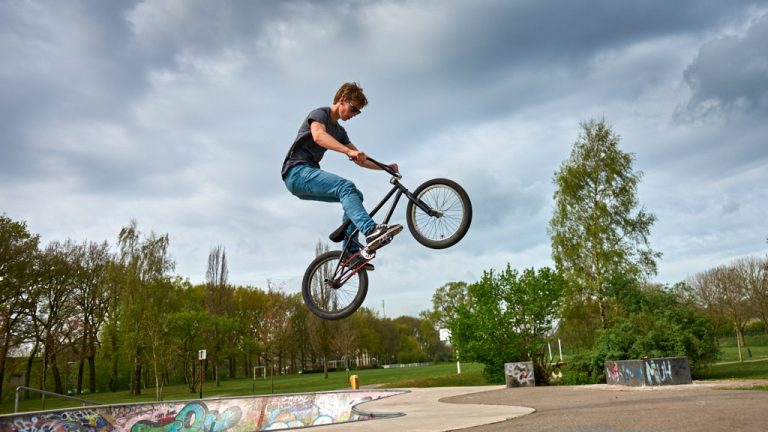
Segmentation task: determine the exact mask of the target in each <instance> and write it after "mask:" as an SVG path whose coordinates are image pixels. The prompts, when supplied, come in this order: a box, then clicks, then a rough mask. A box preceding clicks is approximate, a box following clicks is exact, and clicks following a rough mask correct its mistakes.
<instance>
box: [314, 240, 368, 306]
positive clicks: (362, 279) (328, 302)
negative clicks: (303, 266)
mask: <svg viewBox="0 0 768 432" xmlns="http://www.w3.org/2000/svg"><path fill="white" fill-rule="evenodd" d="M340 259H341V251H338V250H337V251H330V252H325V253H323V254H321V255H318V256H317V257H316V258H315V259H314V260H313V261H312V262H311V263H310V264H309V267H307V270H306V271H305V272H304V278H303V279H302V282H301V294H302V297H303V298H304V304H306V305H307V307H308V308H309V310H310V311H312V313H313V314H315V315H317V316H318V317H320V318H322V319H325V320H340V319H342V318H346V317H348V316H350V315H352V314H353V313H355V311H356V310H357V309H358V308H359V307H360V306H361V305H362V304H363V301H364V300H365V296H366V295H367V294H368V273H367V272H366V271H365V269H362V268H361V269H359V270H358V271H357V273H354V274H352V275H351V278H350V279H349V280H347V281H346V282H345V283H343V284H342V285H341V286H339V287H338V288H334V287H333V286H332V285H331V284H329V283H328V279H329V276H330V275H332V274H333V273H334V272H335V271H336V269H337V268H339V260H340Z"/></svg>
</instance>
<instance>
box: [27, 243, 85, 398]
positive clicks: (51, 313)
mask: <svg viewBox="0 0 768 432" xmlns="http://www.w3.org/2000/svg"><path fill="white" fill-rule="evenodd" d="M76 253H77V246H76V245H75V244H74V243H72V242H71V241H67V242H65V243H60V242H58V241H56V242H53V243H51V244H49V245H48V246H47V247H46V248H45V250H44V251H43V252H42V254H41V256H40V278H39V279H38V283H37V284H36V285H35V286H34V288H33V290H34V291H35V297H36V299H37V301H38V303H37V305H36V308H35V310H34V314H33V316H32V319H33V320H35V321H36V322H37V323H38V325H39V327H38V328H39V330H40V335H39V336H38V337H39V338H40V341H41V343H42V344H43V374H42V376H43V388H45V384H46V376H47V372H48V370H49V368H50V370H51V372H52V374H53V379H54V385H55V391H56V392H57V393H64V384H63V382H62V379H61V373H60V370H59V367H58V363H57V358H58V354H59V352H60V351H62V350H63V349H64V347H65V344H66V341H68V340H71V339H72V335H73V333H74V332H75V331H76V330H77V329H76V327H75V326H76V322H75V321H74V320H73V317H74V316H75V312H76V304H75V301H74V293H75V290H76V285H77V274H78V272H79V269H78V268H77V265H78V264H79V263H78V262H77V261H76V258H75V256H76Z"/></svg>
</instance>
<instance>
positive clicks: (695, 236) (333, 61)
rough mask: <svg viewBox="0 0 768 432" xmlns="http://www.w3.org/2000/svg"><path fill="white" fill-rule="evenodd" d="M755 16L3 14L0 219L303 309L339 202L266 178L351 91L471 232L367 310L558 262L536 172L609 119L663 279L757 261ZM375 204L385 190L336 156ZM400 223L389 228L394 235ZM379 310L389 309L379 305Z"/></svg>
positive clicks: (760, 185)
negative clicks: (131, 251)
mask: <svg viewBox="0 0 768 432" xmlns="http://www.w3.org/2000/svg"><path fill="white" fill-rule="evenodd" d="M766 46H768V1H738V0H732V1H728V2H720V1H708V0H707V1H702V0H678V1H673V2H670V1H666V0H665V1H653V0H648V1H640V2H622V1H615V0H603V1H600V0H591V1H584V0H572V1H566V2H564V1H551V0H536V1H528V0H516V1H512V0H509V1H504V0H499V1H490V0H489V1H485V0H481V1H474V0H473V1H470V0H466V1H450V0H423V1H404V0H403V1H398V0H380V1H378V0H372V1H344V0H339V1H334V2H330V1H309V0H305V1H256V0H254V1H245V0H243V1H212V0H152V1H144V2H139V1H127V0H123V1H101V0H92V1H85V0H84V1H54V0H49V1H34V0H27V1H23V0H0V213H5V214H6V215H7V216H8V217H10V218H12V219H14V220H22V221H26V222H27V225H28V228H29V229H30V231H32V232H34V233H39V234H40V235H41V238H42V242H43V243H48V242H50V241H54V240H66V239H73V240H76V241H84V240H89V241H104V240H107V241H109V242H110V243H111V244H113V245H114V244H115V243H116V239H117V234H118V232H119V230H120V228H121V227H122V226H124V225H127V224H128V223H129V222H130V221H131V219H135V220H136V221H137V222H138V226H139V229H140V230H141V231H142V232H144V233H147V234H148V233H150V232H155V233H157V234H168V235H169V236H170V240H171V254H172V255H173V258H174V259H175V261H176V264H177V265H176V272H177V273H178V274H180V275H183V276H185V277H188V278H189V279H190V280H191V281H192V282H194V283H197V282H202V281H203V280H204V277H205V271H206V264H207V257H208V253H209V251H210V250H211V248H212V247H215V246H218V245H221V246H223V247H224V248H226V252H227V259H228V264H229V270H230V275H229V279H230V282H232V283H235V284H252V285H256V286H259V287H262V288H266V287H267V285H268V284H269V285H271V286H274V287H279V288H280V289H283V290H285V291H287V292H296V291H299V290H300V287H299V283H300V278H301V276H302V274H303V272H304V269H305V267H306V266H307V264H308V263H309V261H310V260H311V259H312V258H313V255H314V246H315V244H316V243H317V242H318V241H319V240H323V241H327V240H326V239H327V234H328V233H329V232H330V231H332V230H333V229H334V228H335V227H336V226H337V225H338V223H339V221H340V215H341V208H340V206H338V205H336V204H326V203H318V202H308V201H301V200H299V199H297V198H295V197H293V196H292V195H290V194H289V193H288V192H287V191H286V189H285V187H284V185H283V184H282V181H281V179H280V167H281V164H282V161H283V157H284V156H285V153H286V151H287V150H288V148H289V146H290V144H291V142H292V141H293V138H294V137H295V134H296V130H297V128H298V126H299V124H300V122H301V121H302V120H303V119H304V117H305V116H306V114H307V113H308V112H309V111H310V110H311V109H313V108H316V107H319V106H327V105H329V104H330V103H331V99H332V97H333V95H334V93H335V91H336V89H337V88H338V86H339V85H340V84H341V83H342V82H345V81H358V82H359V83H360V84H361V85H362V87H363V88H364V89H365V92H366V94H367V96H368V98H369V101H370V105H369V106H368V107H366V109H365V110H364V112H363V114H362V115H360V116H358V117H356V118H354V119H352V120H351V121H349V122H346V123H345V124H344V126H345V127H346V128H347V131H348V133H349V134H350V136H351V138H352V141H353V142H354V143H355V144H356V145H357V146H358V147H359V148H360V149H362V150H364V151H366V153H368V154H370V155H372V156H373V157H375V158H377V159H379V160H381V161H385V162H397V163H399V165H400V168H401V171H402V173H403V175H404V179H403V182H404V183H405V184H406V185H408V186H410V187H412V188H415V187H416V186H417V185H418V184H420V183H421V182H423V181H425V180H427V179H430V178H433V177H448V178H452V179H454V180H456V181H458V182H459V183H460V184H462V185H463V186H464V187H465V188H466V189H467V191H468V192H469V194H470V196H471V198H472V201H473V205H474V212H475V213H474V220H473V225H472V227H471V229H470V232H469V234H468V235H467V237H466V238H465V239H464V240H463V241H462V242H461V243H459V244H458V245H457V246H455V247H453V248H451V249H446V250H439V251H436V250H430V249H427V248H425V247H423V246H420V245H419V244H418V243H416V241H415V240H413V238H411V237H410V234H408V232H407V231H406V232H404V234H402V235H401V236H399V237H398V238H397V241H396V242H395V243H394V244H392V245H390V246H388V247H387V248H385V249H383V250H382V251H380V252H379V257H378V258H377V260H376V262H375V263H376V266H377V269H376V271H375V272H374V273H372V274H371V283H370V290H369V295H368V299H367V300H366V305H367V306H369V307H372V308H374V309H376V310H378V311H379V312H383V313H385V314H386V315H387V316H397V315H400V314H410V315H415V314H417V313H418V312H419V311H421V310H424V309H427V308H428V307H429V306H430V299H431V296H432V294H433V293H434V291H435V289H436V288H438V287H440V286H442V285H443V284H445V283H446V282H449V281H457V280H463V281H467V282H474V281H476V280H477V279H478V278H479V277H480V276H481V275H482V273H483V271H484V270H488V269H497V270H500V269H503V268H504V267H505V266H506V265H507V264H508V263H509V264H510V265H511V266H512V267H513V268H517V269H523V268H528V267H541V266H551V265H552V260H551V256H550V253H551V249H550V240H549V237H548V236H547V233H546V230H547V223H548V221H549V219H550V217H551V215H552V206H553V200H552V194H553V191H554V187H553V184H552V178H553V174H554V172H555V171H556V170H557V169H558V167H559V166H560V164H561V163H562V162H563V161H565V160H566V159H567V158H568V157H569V154H570V149H571V147H572V145H573V143H574V141H575V140H576V139H577V137H578V133H579V123H580V122H582V121H586V120H589V119H598V118H603V117H604V118H605V119H606V120H607V122H608V123H609V124H610V125H611V126H612V127H613V129H614V131H615V132H616V133H618V134H619V135H620V136H621V137H622V141H621V146H622V149H623V150H624V151H627V152H631V153H634V154H635V157H636V161H635V168H636V169H638V170H642V171H643V172H644V173H645V176H644V178H643V180H642V183H641V185H640V191H639V193H640V200H641V202H642V203H643V205H644V206H645V207H646V209H647V210H648V211H650V212H652V213H654V214H655V215H656V216H657V217H658V221H657V223H656V224H655V225H654V227H653V229H652V234H653V235H652V238H651V241H652V246H653V248H655V249H656V250H658V251H660V252H662V253H663V254H664V256H663V258H662V260H661V261H660V262H659V273H658V276H657V281H658V282H660V283H669V284H671V283H675V282H677V281H680V280H684V279H685V278H686V277H687V276H688V275H692V274H694V273H696V272H699V271H703V270H706V269H707V268H710V267H712V266H715V265H719V264H726V263H729V262H731V261H732V260H733V259H735V258H737V257H741V256H746V255H757V256H765V254H766V252H767V251H768V244H766V236H767V235H768V226H767V223H766V220H768V187H766V185H768V121H766V120H767V119H768V49H766ZM323 168H324V169H326V170H328V171H332V172H335V173H338V174H340V175H342V176H345V177H347V178H350V179H353V180H354V181H355V182H356V183H357V185H358V186H359V187H360V189H362V190H363V192H364V193H365V195H366V203H368V204H372V203H375V202H376V201H378V199H379V198H380V197H381V196H382V195H383V194H384V193H385V192H386V190H387V189H388V183H387V181H388V177H387V176H386V175H385V174H382V173H381V172H377V171H370V170H365V169H361V168H359V167H357V166H356V165H354V164H352V163H350V162H348V161H346V159H345V158H344V157H343V156H342V155H341V154H337V153H332V152H328V153H327V154H326V157H325V159H324V160H323ZM404 213H405V209H404V207H401V209H400V210H399V211H398V212H397V213H396V216H395V218H396V219H397V220H398V221H399V222H401V223H403V224H404V223H405V221H404ZM382 308H383V310H382Z"/></svg>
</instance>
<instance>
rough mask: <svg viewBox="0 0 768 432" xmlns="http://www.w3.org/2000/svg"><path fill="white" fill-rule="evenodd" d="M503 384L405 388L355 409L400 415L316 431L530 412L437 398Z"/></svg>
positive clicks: (450, 425)
mask: <svg viewBox="0 0 768 432" xmlns="http://www.w3.org/2000/svg"><path fill="white" fill-rule="evenodd" d="M503 389H504V386H490V387H489V386H482V387H434V388H412V389H407V390H408V391H409V392H408V393H406V394H402V395H398V396H392V397H388V398H384V399H379V400H375V401H372V402H366V403H364V404H361V405H358V406H357V408H358V409H360V410H363V411H367V412H373V413H379V414H381V413H404V414H405V415H404V416H400V417H394V418H381V419H376V420H366V421H359V422H350V423H343V424H336V425H328V426H322V427H320V428H318V432H326V431H328V432H336V431H357V432H393V431H395V432H438V431H445V430H453V429H460V428H469V427H474V426H479V425H486V424H489V423H495V422H503V421H506V420H507V419H509V418H513V417H519V416H523V415H526V414H530V413H532V412H533V411H534V410H533V409H532V408H528V407H520V406H506V405H467V404H463V403H458V404H456V403H444V402H440V400H441V399H444V398H450V397H455V396H462V395H467V394H468V393H470V394H471V393H474V392H487V391H500V390H503Z"/></svg>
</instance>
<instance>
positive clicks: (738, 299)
mask: <svg viewBox="0 0 768 432" xmlns="http://www.w3.org/2000/svg"><path fill="white" fill-rule="evenodd" d="M753 266H755V267H757V268H752V267H753ZM759 273H760V269H759V263H757V262H750V261H749V260H746V259H745V260H738V261H736V262H735V263H734V264H733V265H723V266H718V267H715V268H712V269H709V270H706V271H704V272H701V273H698V274H696V275H695V276H694V277H692V278H690V284H691V286H692V288H693V292H694V295H695V298H696V301H697V302H698V303H699V304H700V305H702V306H703V307H704V308H705V309H706V310H708V311H709V312H710V314H712V315H714V316H716V317H719V318H724V319H725V320H727V321H728V322H730V323H731V324H732V325H733V327H734V330H735V331H736V344H737V346H738V347H739V360H740V361H741V360H743V358H742V353H741V347H743V346H744V326H745V325H746V324H747V322H748V321H749V318H750V316H751V315H752V314H754V312H755V306H757V305H756V304H755V303H753V299H754V297H753V296H754V295H755V293H754V291H753V290H752V287H751V285H752V284H754V286H757V287H758V290H759V287H760V279H761V278H763V276H761V275H760V274H759ZM758 293H759V291H758Z"/></svg>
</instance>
